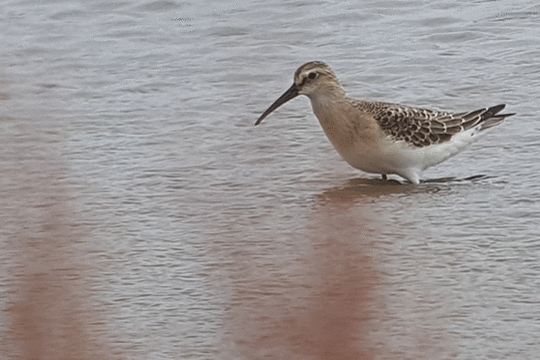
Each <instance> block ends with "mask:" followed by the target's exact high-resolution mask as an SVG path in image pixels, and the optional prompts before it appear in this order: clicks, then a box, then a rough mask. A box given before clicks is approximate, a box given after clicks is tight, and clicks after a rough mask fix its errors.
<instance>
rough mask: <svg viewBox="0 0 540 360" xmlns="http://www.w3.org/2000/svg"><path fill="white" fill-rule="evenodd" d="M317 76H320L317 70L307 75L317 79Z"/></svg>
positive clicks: (311, 78)
mask: <svg viewBox="0 0 540 360" xmlns="http://www.w3.org/2000/svg"><path fill="white" fill-rule="evenodd" d="M317 76H318V75H317V73H316V72H311V73H309V74H308V76H307V77H308V78H309V79H310V80H315V79H316V78H317Z"/></svg>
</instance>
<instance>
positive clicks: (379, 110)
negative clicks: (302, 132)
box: [359, 103, 513, 147]
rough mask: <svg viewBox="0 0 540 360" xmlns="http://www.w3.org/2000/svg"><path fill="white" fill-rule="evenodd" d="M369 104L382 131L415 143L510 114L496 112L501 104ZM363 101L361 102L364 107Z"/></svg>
mask: <svg viewBox="0 0 540 360" xmlns="http://www.w3.org/2000/svg"><path fill="white" fill-rule="evenodd" d="M369 104H370V105H371V106H370V107H371V108H370V109H369V111H370V112H372V114H373V117H374V118H375V120H376V121H377V122H378V123H379V125H380V126H381V128H382V130H383V131H384V132H385V133H387V134H388V135H390V136H391V137H392V138H394V139H395V140H403V141H406V142H408V143H410V144H411V145H414V146H417V147H424V146H429V145H433V144H438V143H442V142H445V141H448V140H450V139H451V138H452V136H454V135H455V134H457V133H460V132H462V131H465V130H468V129H470V128H473V127H475V126H477V125H482V129H487V128H490V127H492V126H495V125H498V124H499V123H501V122H502V121H503V120H504V118H505V117H507V116H510V115H513V114H500V115H497V113H498V112H500V111H501V110H502V109H503V108H504V107H505V105H498V106H494V107H491V108H483V109H479V110H475V111H471V112H468V113H455V114H452V113H447V112H439V111H433V110H427V109H419V108H413V107H409V106H403V105H396V104H388V103H369ZM359 105H360V104H359ZM366 105H367V103H364V104H361V106H362V107H364V108H365V107H366Z"/></svg>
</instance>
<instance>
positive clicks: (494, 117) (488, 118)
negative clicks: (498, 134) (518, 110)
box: [480, 104, 515, 130]
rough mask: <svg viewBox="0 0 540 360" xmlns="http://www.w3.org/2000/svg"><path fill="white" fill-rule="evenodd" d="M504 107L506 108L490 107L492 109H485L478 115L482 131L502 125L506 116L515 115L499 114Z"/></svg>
mask: <svg viewBox="0 0 540 360" xmlns="http://www.w3.org/2000/svg"><path fill="white" fill-rule="evenodd" d="M505 106H506V105H505V104H501V105H497V106H492V107H490V108H488V109H486V110H485V111H484V112H483V113H482V114H481V115H480V116H481V120H480V122H481V123H482V130H487V129H490V128H492V127H494V126H497V125H499V124H500V123H502V122H503V121H504V119H506V118H507V117H508V116H512V115H515V113H511V114H499V112H501V110H502V109H504V107H505Z"/></svg>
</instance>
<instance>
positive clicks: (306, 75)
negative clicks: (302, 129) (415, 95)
mask: <svg viewBox="0 0 540 360" xmlns="http://www.w3.org/2000/svg"><path fill="white" fill-rule="evenodd" d="M299 95H305V96H307V97H308V98H309V100H310V101H311V106H312V109H313V112H314V113H315V116H316V117H317V118H318V120H319V123H320V125H321V127H322V128H323V130H324V132H325V134H326V136H327V137H328V139H329V140H330V142H331V143H332V145H333V146H334V148H335V149H336V150H337V152H338V153H339V154H340V155H341V157H342V158H343V159H344V160H345V161H346V162H347V163H349V164H350V165H351V166H352V167H354V168H356V169H359V170H361V171H364V172H366V173H372V174H379V175H381V177H382V179H384V180H387V179H388V177H387V176H388V175H391V174H394V175H398V176H400V177H402V178H404V179H406V180H408V181H409V182H410V183H412V184H419V183H420V176H421V174H422V172H423V171H424V170H426V169H427V168H429V167H432V166H435V165H437V164H440V163H441V162H443V161H445V160H447V159H449V158H450V157H452V156H454V155H457V154H458V153H460V152H462V151H463V150H464V149H466V148H467V146H468V145H469V144H470V143H472V142H473V141H475V140H476V139H477V138H478V136H479V135H481V134H482V133H484V132H485V131H486V130H488V129H491V128H493V127H494V126H497V125H499V124H501V123H502V122H503V121H504V120H505V119H506V118H507V117H509V116H512V115H515V114H514V113H506V114H501V113H500V112H501V111H502V110H503V109H504V108H505V106H506V105H505V104H501V105H496V106H492V107H485V108H482V109H478V110H474V111H469V112H461V113H452V112H443V111H435V110H428V109H423V108H417V107H412V106H406V105H400V104H392V103H386V102H372V101H366V100H355V99H352V98H350V97H348V96H347V95H346V92H345V90H344V88H343V86H342V85H341V84H340V82H339V80H338V78H337V76H336V74H335V73H334V71H333V70H332V69H331V68H330V66H328V65H327V64H326V63H324V62H322V61H311V62H308V63H305V64H304V65H302V66H300V67H299V68H298V70H296V72H295V73H294V82H293V84H292V86H291V87H290V88H289V89H288V90H287V91H285V92H284V93H283V94H282V95H281V96H280V97H279V98H278V99H277V100H276V101H275V102H274V103H273V104H272V105H270V107H269V108H268V109H267V110H266V111H265V112H264V113H263V114H262V115H261V116H260V117H259V118H258V119H257V121H256V122H255V125H259V124H260V123H261V122H262V121H263V120H264V119H265V118H266V117H267V116H268V115H270V113H272V112H273V111H274V110H276V109H277V108H279V107H280V106H282V105H283V104H285V103H286V102H288V101H290V100H292V99H294V98H296V97H297V96H299Z"/></svg>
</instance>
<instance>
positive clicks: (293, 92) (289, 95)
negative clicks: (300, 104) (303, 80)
mask: <svg viewBox="0 0 540 360" xmlns="http://www.w3.org/2000/svg"><path fill="white" fill-rule="evenodd" d="M297 96H298V86H296V84H292V86H291V87H290V88H289V90H287V91H285V92H284V93H283V95H281V96H280V97H279V99H277V100H276V101H274V103H273V104H272V105H270V107H269V108H268V109H267V110H266V111H265V112H264V113H263V114H262V115H261V116H260V117H259V118H258V119H257V121H255V125H259V124H260V123H261V121H263V120H264V118H265V117H267V116H268V115H270V113H271V112H272V111H274V110H276V109H277V108H278V107H280V106H281V105H283V104H285V103H286V102H287V101H289V100H292V99H294V98H295V97H297Z"/></svg>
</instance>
